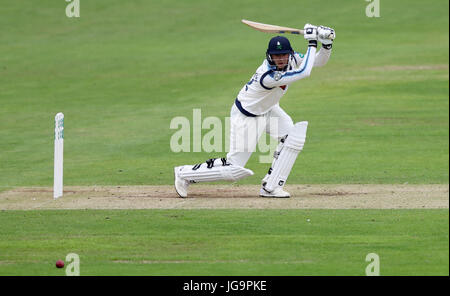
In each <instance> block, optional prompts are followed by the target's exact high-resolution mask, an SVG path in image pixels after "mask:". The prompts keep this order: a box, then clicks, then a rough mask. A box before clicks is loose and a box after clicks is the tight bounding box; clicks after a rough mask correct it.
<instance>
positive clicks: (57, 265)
mask: <svg viewBox="0 0 450 296" xmlns="http://www.w3.org/2000/svg"><path fill="white" fill-rule="evenodd" d="M56 267H58V268H63V267H64V261H62V260H58V261H56Z"/></svg>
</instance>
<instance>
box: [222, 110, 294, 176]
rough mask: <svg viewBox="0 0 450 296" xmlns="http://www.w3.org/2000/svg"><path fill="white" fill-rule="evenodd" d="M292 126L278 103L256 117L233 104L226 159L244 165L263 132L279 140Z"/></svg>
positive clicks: (288, 117) (289, 118)
mask: <svg viewBox="0 0 450 296" xmlns="http://www.w3.org/2000/svg"><path fill="white" fill-rule="evenodd" d="M293 126H294V123H293V121H292V118H291V117H290V116H289V115H288V114H287V113H286V112H284V110H283V109H281V107H280V105H279V104H277V105H275V106H274V107H273V108H272V109H270V111H269V112H267V113H265V114H263V115H259V116H256V117H250V116H246V115H244V114H243V113H242V112H241V111H239V109H238V108H237V107H236V105H235V104H233V107H231V113H230V150H229V152H228V154H227V161H228V162H230V163H232V164H236V165H239V166H241V167H245V164H246V163H247V161H248V160H249V158H250V156H251V155H252V153H253V152H254V151H255V150H256V146H257V145H258V141H259V138H260V137H261V136H262V135H263V133H264V132H266V133H268V134H269V135H270V136H271V137H273V138H275V139H277V140H278V141H279V140H280V139H281V138H282V137H284V136H286V135H287V134H288V132H289V130H290V129H291V128H292V127H293Z"/></svg>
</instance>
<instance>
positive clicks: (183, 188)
mask: <svg viewBox="0 0 450 296" xmlns="http://www.w3.org/2000/svg"><path fill="white" fill-rule="evenodd" d="M182 168H183V166H178V167H175V168H174V169H173V171H174V175H175V191H176V192H177V193H178V195H179V196H180V197H183V198H184V197H187V190H188V187H189V182H188V181H186V180H184V179H182V178H181V177H179V176H178V172H179V171H180V170H181V169H182Z"/></svg>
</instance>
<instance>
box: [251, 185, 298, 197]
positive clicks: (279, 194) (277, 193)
mask: <svg viewBox="0 0 450 296" xmlns="http://www.w3.org/2000/svg"><path fill="white" fill-rule="evenodd" d="M259 196H261V197H276V198H289V197H291V195H290V194H289V192H287V191H284V190H283V188H281V187H278V188H276V189H275V190H273V191H272V192H268V191H266V190H265V189H264V188H263V187H261V190H260V191H259Z"/></svg>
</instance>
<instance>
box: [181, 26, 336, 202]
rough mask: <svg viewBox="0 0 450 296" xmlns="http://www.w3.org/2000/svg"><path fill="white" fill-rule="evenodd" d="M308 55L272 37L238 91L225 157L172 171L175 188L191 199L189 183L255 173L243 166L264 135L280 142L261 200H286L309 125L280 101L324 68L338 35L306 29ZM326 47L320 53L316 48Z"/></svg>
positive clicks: (330, 31) (262, 187)
mask: <svg viewBox="0 0 450 296" xmlns="http://www.w3.org/2000/svg"><path fill="white" fill-rule="evenodd" d="M304 31H305V33H304V38H305V39H306V40H307V41H308V49H307V51H306V53H305V54H304V55H303V54H300V53H298V52H294V50H293V49H292V47H291V44H290V42H289V40H288V39H287V38H285V37H282V36H276V37H273V38H272V39H270V41H269V45H268V48H267V51H266V58H265V60H264V62H263V63H262V65H261V66H260V67H259V68H258V69H257V70H256V73H255V74H254V75H253V76H252V78H251V79H250V81H249V82H248V83H247V84H245V85H244V86H243V87H242V89H241V91H240V92H239V94H238V96H237V98H236V100H235V102H234V104H233V106H232V108H231V116H230V149H229V152H228V154H227V155H226V158H211V159H209V160H207V161H206V162H205V163H200V164H196V165H183V166H177V167H175V168H174V172H175V189H176V191H177V193H178V195H179V196H180V197H187V195H188V187H189V185H190V184H191V183H198V182H213V181H237V180H240V179H242V178H245V177H247V176H251V175H253V172H252V171H251V170H249V169H247V168H245V165H246V163H247V161H248V160H249V158H250V156H251V154H252V152H254V151H255V149H256V146H257V144H258V141H259V138H260V137H261V136H262V135H263V133H264V132H266V133H268V134H269V135H270V136H271V137H274V138H276V139H278V141H279V144H278V146H277V148H276V151H275V153H274V160H273V162H272V165H271V167H270V168H269V171H268V172H267V174H266V176H265V177H264V178H263V179H262V185H261V189H260V193H259V195H260V196H261V197H277V198H283V197H284V198H287V197H290V194H289V193H288V192H286V191H285V190H283V186H284V185H285V184H286V180H287V178H288V176H289V173H290V172H291V169H292V167H293V165H294V163H295V160H296V159H297V156H298V154H299V153H300V151H302V149H303V146H304V144H305V140H306V130H307V128H308V122H307V121H301V122H297V123H294V122H293V121H292V119H291V117H290V116H289V115H288V114H287V113H286V112H285V111H284V110H283V109H282V108H281V107H280V105H279V102H280V99H281V98H282V97H283V95H284V94H285V93H286V92H287V90H288V88H289V85H290V84H291V83H293V82H295V81H298V80H301V79H303V78H306V77H308V76H309V75H310V74H311V70H312V68H313V67H321V66H324V65H325V64H326V63H327V62H328V59H329V57H330V54H331V48H332V45H333V39H334V38H335V36H336V35H335V32H334V30H333V29H332V28H328V27H324V26H319V27H317V26H313V25H311V24H306V25H305V26H304ZM318 42H320V43H321V44H322V46H321V48H320V50H319V51H318V52H317V44H318Z"/></svg>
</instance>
